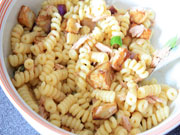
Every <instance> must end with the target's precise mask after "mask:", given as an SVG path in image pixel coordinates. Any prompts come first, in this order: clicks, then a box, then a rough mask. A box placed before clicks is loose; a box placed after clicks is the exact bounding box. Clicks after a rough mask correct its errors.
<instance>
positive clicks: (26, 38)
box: [21, 32, 38, 44]
mask: <svg viewBox="0 0 180 135" xmlns="http://www.w3.org/2000/svg"><path fill="white" fill-rule="evenodd" d="M37 35H38V33H37V32H30V33H27V34H24V35H22V37H21V42H22V43H25V44H32V43H33V42H34V39H35V37H36V36H37Z"/></svg>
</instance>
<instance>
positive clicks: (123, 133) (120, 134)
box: [114, 126, 128, 135]
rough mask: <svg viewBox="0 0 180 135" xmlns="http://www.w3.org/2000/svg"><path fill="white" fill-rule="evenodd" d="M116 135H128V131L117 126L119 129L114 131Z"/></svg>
mask: <svg viewBox="0 0 180 135" xmlns="http://www.w3.org/2000/svg"><path fill="white" fill-rule="evenodd" d="M114 134H115V135H128V131H127V130H126V129H125V128H123V127H122V126H117V128H116V129H115V131H114Z"/></svg>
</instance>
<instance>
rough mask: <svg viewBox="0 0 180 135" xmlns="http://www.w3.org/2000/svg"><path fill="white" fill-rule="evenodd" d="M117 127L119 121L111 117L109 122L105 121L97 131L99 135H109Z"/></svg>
mask: <svg viewBox="0 0 180 135" xmlns="http://www.w3.org/2000/svg"><path fill="white" fill-rule="evenodd" d="M116 127H117V120H116V119H115V117H113V116H112V117H110V118H109V120H105V121H104V123H103V124H102V125H101V126H100V128H98V129H97V132H96V134H97V135H108V134H110V133H111V132H112V129H114V128H116Z"/></svg>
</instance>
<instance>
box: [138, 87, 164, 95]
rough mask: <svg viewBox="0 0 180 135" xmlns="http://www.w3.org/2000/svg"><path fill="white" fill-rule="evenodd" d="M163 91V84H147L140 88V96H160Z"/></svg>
mask: <svg viewBox="0 0 180 135" xmlns="http://www.w3.org/2000/svg"><path fill="white" fill-rule="evenodd" d="M160 93H161V86H160V85H158V84H154V85H145V86H142V87H140V88H138V98H144V97H147V96H153V95H154V96H159V94H160Z"/></svg>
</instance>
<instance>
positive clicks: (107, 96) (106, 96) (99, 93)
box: [92, 90, 115, 102]
mask: <svg viewBox="0 0 180 135" xmlns="http://www.w3.org/2000/svg"><path fill="white" fill-rule="evenodd" d="M92 97H95V98H97V99H100V100H102V101H104V102H114V100H115V92H113V91H105V90H94V91H93V93H92Z"/></svg>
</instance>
